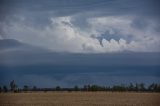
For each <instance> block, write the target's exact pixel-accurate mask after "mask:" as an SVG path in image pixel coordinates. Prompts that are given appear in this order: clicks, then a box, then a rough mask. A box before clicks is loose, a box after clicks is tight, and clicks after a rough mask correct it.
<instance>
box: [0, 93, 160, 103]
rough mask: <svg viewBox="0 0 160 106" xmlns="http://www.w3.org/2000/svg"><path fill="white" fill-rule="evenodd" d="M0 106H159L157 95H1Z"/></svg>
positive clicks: (159, 99)
mask: <svg viewBox="0 0 160 106" xmlns="http://www.w3.org/2000/svg"><path fill="white" fill-rule="evenodd" d="M0 106H160V94H159V93H134V92H133V93H131V92H46V93H44V92H33V93H1V94H0Z"/></svg>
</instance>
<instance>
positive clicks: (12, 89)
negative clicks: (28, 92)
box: [10, 80, 18, 92]
mask: <svg viewBox="0 0 160 106" xmlns="http://www.w3.org/2000/svg"><path fill="white" fill-rule="evenodd" d="M10 88H11V91H13V92H17V88H18V87H17V85H16V83H15V81H14V80H12V81H11V82H10Z"/></svg>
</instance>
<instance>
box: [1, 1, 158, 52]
mask: <svg viewBox="0 0 160 106" xmlns="http://www.w3.org/2000/svg"><path fill="white" fill-rule="evenodd" d="M159 4H160V2H159V0H134V1H132V0H87V1H86V0H45V1H44V0H38V1H36V0H27V1H25V0H1V3H0V12H1V15H0V37H1V39H6V38H7V39H16V40H19V41H21V42H24V43H28V44H31V45H35V46H40V47H43V48H47V49H50V50H52V51H54V52H71V53H108V52H123V51H134V52H159V51H160V43H159V42H160V36H159V34H160V31H159V29H160V22H159V19H160V11H159V10H160V7H159Z"/></svg>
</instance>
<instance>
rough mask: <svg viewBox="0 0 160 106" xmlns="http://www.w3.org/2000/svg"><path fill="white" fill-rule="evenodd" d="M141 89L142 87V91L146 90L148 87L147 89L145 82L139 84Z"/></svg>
mask: <svg viewBox="0 0 160 106" xmlns="http://www.w3.org/2000/svg"><path fill="white" fill-rule="evenodd" d="M139 87H140V88H139V89H140V91H145V90H146V89H145V86H144V83H141V84H139Z"/></svg>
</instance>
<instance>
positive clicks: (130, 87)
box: [128, 83, 134, 91]
mask: <svg viewBox="0 0 160 106" xmlns="http://www.w3.org/2000/svg"><path fill="white" fill-rule="evenodd" d="M128 90H129V91H134V85H133V84H132V83H130V85H129V87H128Z"/></svg>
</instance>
